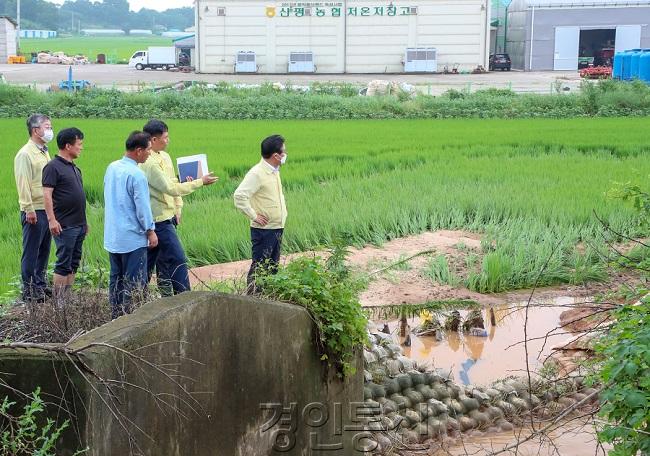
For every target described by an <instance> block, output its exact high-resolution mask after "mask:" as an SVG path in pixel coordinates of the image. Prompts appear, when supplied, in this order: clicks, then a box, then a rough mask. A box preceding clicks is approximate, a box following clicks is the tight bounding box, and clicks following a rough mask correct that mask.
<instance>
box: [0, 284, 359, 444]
mask: <svg viewBox="0 0 650 456" xmlns="http://www.w3.org/2000/svg"><path fill="white" fill-rule="evenodd" d="M315 340H316V337H315V327H314V324H313V321H312V319H311V317H310V316H309V314H308V313H307V311H306V310H305V309H303V308H302V307H299V306H295V305H289V304H283V303H277V302H268V301H263V300H259V299H253V298H248V297H239V296H230V295H224V294H219V293H203V292H193V293H185V294H182V295H179V296H176V297H173V298H166V299H161V300H159V301H156V302H153V303H149V304H147V305H145V306H143V307H142V308H140V309H139V310H137V311H136V312H135V313H134V314H133V315H128V316H125V317H122V318H119V319H118V320H115V321H113V322H111V323H108V324H106V325H104V326H102V327H100V328H97V329H95V330H93V331H91V332H89V333H87V334H85V335H84V336H82V337H81V338H79V339H77V340H75V341H74V342H73V343H72V344H71V345H70V346H69V348H71V349H73V350H74V349H78V348H80V347H88V348H86V349H84V350H83V352H82V355H81V363H80V362H76V361H75V360H73V359H72V358H70V357H68V356H66V355H64V354H56V353H49V352H43V351H39V350H33V349H30V350H4V351H0V378H1V379H2V380H3V381H5V382H6V383H7V384H8V385H9V386H10V387H12V388H15V389H16V390H20V391H23V392H26V393H31V392H32V391H34V390H35V389H36V387H38V386H40V387H41V391H42V393H41V396H42V397H43V398H44V399H45V400H46V401H47V402H48V403H49V405H48V407H47V409H46V410H47V413H48V414H49V415H50V416H51V417H53V418H55V419H57V420H58V422H59V423H61V421H62V420H63V419H71V420H72V426H71V427H70V428H69V429H68V430H67V431H66V433H65V435H64V436H63V437H62V439H61V441H60V442H59V445H58V450H57V455H70V454H72V453H74V451H75V450H77V449H79V448H83V447H86V446H88V447H89V451H88V452H87V453H84V454H88V455H97V456H100V455H101V456H104V455H129V454H146V455H165V456H174V455H178V456H189V455H192V456H202V455H206V456H207V455H210V456H212V455H228V456H231V455H232V456H238V455H239V456H255V455H271V454H280V453H282V454H289V455H298V454H305V451H307V450H308V449H312V450H314V451H315V450H317V449H318V448H323V447H324V446H325V445H329V446H330V447H329V448H331V449H332V452H331V453H328V454H337V455H338V454H341V455H352V454H359V452H358V451H357V449H359V448H363V440H364V437H365V436H367V433H365V434H364V433H363V428H361V429H359V427H358V426H354V425H351V424H354V423H353V421H356V415H357V414H356V412H355V407H356V405H361V406H363V405H364V403H363V391H362V388H363V379H362V373H363V370H362V369H361V368H360V367H361V359H360V355H361V353H359V358H358V360H357V364H358V366H359V369H357V374H356V375H354V376H351V377H349V378H348V379H347V380H346V381H344V382H343V381H340V380H339V379H338V378H337V377H336V376H335V375H333V373H332V372H328V371H327V370H326V369H324V363H323V362H322V361H321V360H320V357H319V355H318V350H317V346H316V343H315ZM127 351H128V352H130V353H132V354H133V355H134V356H135V357H132V356H130V355H127ZM148 363H151V364H148ZM154 365H155V366H158V368H159V369H161V370H160V371H158V370H156V369H155V368H153V367H152V366H154ZM98 377H99V378H103V379H104V380H110V382H109V383H102V382H100V381H99V380H98ZM4 394H7V390H5V391H4V392H3V395H4ZM9 394H10V395H11V394H12V393H11V392H9ZM11 399H12V400H16V399H20V398H18V397H11ZM16 409H17V408H16ZM16 409H15V410H16ZM69 412H71V413H72V415H71V414H70V413H69ZM126 429H128V430H129V432H127V430H126ZM130 437H132V438H130ZM281 450H282V451H281Z"/></svg>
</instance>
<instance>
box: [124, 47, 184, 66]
mask: <svg viewBox="0 0 650 456" xmlns="http://www.w3.org/2000/svg"><path fill="white" fill-rule="evenodd" d="M175 66H176V49H175V48H174V47H160V46H153V47H150V48H149V49H147V50H146V51H136V52H135V53H134V54H133V56H132V57H131V59H130V60H129V67H130V68H135V69H136V70H144V69H145V68H151V69H154V70H155V69H158V68H160V69H162V70H166V69H168V68H173V67H175Z"/></svg>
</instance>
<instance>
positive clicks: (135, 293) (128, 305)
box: [108, 247, 147, 319]
mask: <svg viewBox="0 0 650 456" xmlns="http://www.w3.org/2000/svg"><path fill="white" fill-rule="evenodd" d="M109 259H110V262H111V275H110V278H109V283H108V299H109V301H110V303H111V315H112V317H113V319H115V318H117V317H119V316H121V315H124V314H128V313H131V311H132V310H133V309H132V302H133V298H134V297H136V298H137V297H144V292H145V289H146V287H147V248H146V247H142V248H139V249H137V250H134V251H133V252H128V253H109Z"/></svg>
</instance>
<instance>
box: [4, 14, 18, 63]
mask: <svg viewBox="0 0 650 456" xmlns="http://www.w3.org/2000/svg"><path fill="white" fill-rule="evenodd" d="M17 26H18V25H17V24H16V21H14V20H13V18H11V17H9V16H0V63H7V61H8V60H9V56H10V55H16V27H17Z"/></svg>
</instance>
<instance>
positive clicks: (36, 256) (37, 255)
mask: <svg viewBox="0 0 650 456" xmlns="http://www.w3.org/2000/svg"><path fill="white" fill-rule="evenodd" d="M20 223H21V224H22V227H23V256H22V259H21V264H20V273H21V276H22V281H23V299H25V300H28V299H42V298H43V297H44V296H45V289H46V288H47V277H46V274H47V263H48V261H49V259H50V245H51V243H52V235H51V234H50V225H49V223H48V222H47V214H46V213H45V211H36V224H35V225H30V224H29V223H27V218H26V214H25V212H21V213H20Z"/></svg>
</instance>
